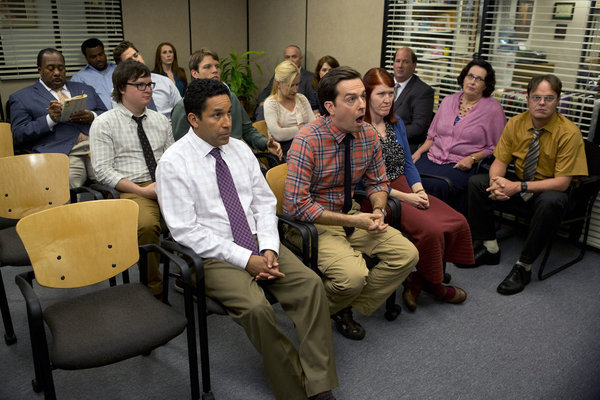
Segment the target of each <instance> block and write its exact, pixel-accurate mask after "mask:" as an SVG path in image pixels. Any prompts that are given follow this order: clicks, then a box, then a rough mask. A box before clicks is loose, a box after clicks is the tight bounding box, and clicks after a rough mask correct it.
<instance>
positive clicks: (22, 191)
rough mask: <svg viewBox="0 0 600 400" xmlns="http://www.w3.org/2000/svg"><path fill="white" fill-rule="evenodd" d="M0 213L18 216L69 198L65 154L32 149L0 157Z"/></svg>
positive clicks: (7, 216) (67, 162)
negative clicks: (17, 154) (18, 154)
mask: <svg viewBox="0 0 600 400" xmlns="http://www.w3.org/2000/svg"><path fill="white" fill-rule="evenodd" d="M0 171H2V173H1V174H0V217H2V218H12V219H19V218H22V217H24V216H26V215H29V214H32V213H34V212H38V211H41V210H45V209H46V208H49V207H56V206H61V205H63V204H65V203H66V202H67V201H69V196H70V193H69V157H67V156H66V155H65V154H55V153H36V154H23V155H20V156H13V157H3V158H0Z"/></svg>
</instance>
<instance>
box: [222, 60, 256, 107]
mask: <svg viewBox="0 0 600 400" xmlns="http://www.w3.org/2000/svg"><path fill="white" fill-rule="evenodd" d="M260 54H264V51H247V52H245V53H243V54H240V55H239V56H238V54H237V53H236V51H235V50H232V51H231V54H229V57H225V58H223V59H221V81H223V82H226V83H227V84H228V85H229V89H231V91H232V92H233V93H235V94H236V95H237V97H238V98H239V99H240V103H242V105H243V106H244V108H245V109H246V111H248V108H249V106H250V102H251V99H252V98H253V96H254V94H255V93H256V91H257V90H258V86H256V83H254V80H253V79H252V69H251V68H250V64H251V63H253V64H254V65H255V66H256V69H258V71H259V72H260V73H261V74H262V69H261V68H260V65H258V64H257V63H256V62H255V61H253V60H251V59H250V56H251V55H260Z"/></svg>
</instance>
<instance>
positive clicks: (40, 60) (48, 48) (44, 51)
mask: <svg viewBox="0 0 600 400" xmlns="http://www.w3.org/2000/svg"><path fill="white" fill-rule="evenodd" d="M46 53H56V54H60V56H61V57H62V59H63V64H64V63H65V56H63V53H61V52H60V51H58V50H56V49H55V48H52V47H47V48H45V49H41V50H40V52H39V53H38V55H37V66H38V68H40V67H41V66H42V57H43V56H44V54H46Z"/></svg>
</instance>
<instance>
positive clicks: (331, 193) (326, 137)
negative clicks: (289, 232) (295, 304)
mask: <svg viewBox="0 0 600 400" xmlns="http://www.w3.org/2000/svg"><path fill="white" fill-rule="evenodd" d="M318 92H319V102H320V103H321V105H322V106H323V107H322V108H323V109H324V110H325V114H324V117H323V118H321V119H319V120H316V121H314V122H312V123H310V124H308V125H306V126H305V127H304V128H303V129H302V130H300V133H299V134H298V136H296V137H295V138H294V142H293V143H292V146H291V148H290V150H289V153H288V158H287V160H288V175H287V179H286V187H285V195H284V212H285V213H286V214H288V215H290V216H292V217H294V218H297V219H299V220H303V221H307V222H312V223H314V224H315V226H316V228H317V230H318V232H319V265H318V266H319V269H320V270H321V272H322V273H323V275H324V279H323V282H324V285H325V291H326V293H327V297H328V299H329V311H330V313H331V318H332V319H333V320H334V322H335V324H336V328H337V330H338V331H339V332H340V333H342V335H344V336H346V337H348V338H350V339H354V340H360V339H362V338H363V337H364V336H365V330H364V329H363V327H362V326H361V325H360V324H359V323H358V322H356V321H355V320H354V319H353V317H352V311H351V307H354V308H356V309H357V310H358V311H360V312H361V313H362V314H364V315H367V316H368V315H371V314H372V313H373V312H374V311H375V310H376V309H377V308H379V307H380V306H381V305H382V304H383V302H384V301H385V299H386V298H387V297H389V295H390V294H392V293H393V292H394V291H395V290H396V288H397V287H398V286H399V285H400V284H401V283H402V282H403V281H404V279H406V277H407V276H408V274H409V273H410V272H411V271H412V269H413V267H414V266H415V265H416V263H417V261H418V258H419V257H418V252H417V249H416V248H415V247H414V246H413V245H412V243H411V242H410V241H409V240H408V239H406V238H405V237H404V236H402V234H401V233H400V232H399V231H397V230H395V229H394V228H391V227H389V226H388V225H387V224H386V223H385V222H384V217H385V206H386V203H387V197H388V186H389V182H388V180H387V177H386V174H385V167H384V164H383V158H382V155H381V144H380V143H379V139H378V137H377V133H376V131H375V129H374V128H373V127H372V126H371V125H370V124H368V123H366V122H364V115H365V109H366V102H365V98H366V94H365V87H364V85H363V83H362V80H361V76H360V74H359V73H358V72H356V71H355V70H353V69H351V68H348V67H339V68H335V69H333V70H331V71H330V72H329V73H328V74H327V75H325V76H324V77H323V79H322V80H321V82H320V84H319V89H318ZM347 135H348V136H349V138H348V139H345V138H346V136H347ZM344 142H346V143H348V145H349V146H350V153H349V155H350V158H351V162H350V165H351V177H352V179H351V188H354V186H355V185H356V184H357V183H359V182H361V181H362V182H363V184H364V186H365V188H366V190H367V194H368V195H369V198H370V200H371V203H372V205H373V210H374V211H373V213H362V212H360V206H359V205H358V204H357V203H356V202H354V203H352V206H351V208H350V210H347V212H344V210H343V209H344V199H345V194H344V175H345V173H344V164H345V162H344V160H345V146H346V144H345V143H344ZM348 204H349V203H348ZM361 253H364V254H366V255H368V256H371V257H375V256H376V257H377V258H378V259H379V262H378V263H377V265H375V267H373V268H372V269H371V270H370V271H369V270H368V269H367V266H366V264H365V261H364V259H363V258H362V254H361Z"/></svg>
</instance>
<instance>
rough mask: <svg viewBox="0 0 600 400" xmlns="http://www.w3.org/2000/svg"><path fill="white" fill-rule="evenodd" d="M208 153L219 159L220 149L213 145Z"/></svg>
mask: <svg viewBox="0 0 600 400" xmlns="http://www.w3.org/2000/svg"><path fill="white" fill-rule="evenodd" d="M208 154H210V155H211V156H213V157H214V158H216V159H217V160H221V149H219V148H218V147H213V149H212V150H211V151H210V153H208Z"/></svg>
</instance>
